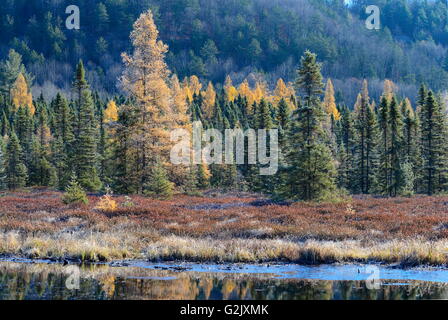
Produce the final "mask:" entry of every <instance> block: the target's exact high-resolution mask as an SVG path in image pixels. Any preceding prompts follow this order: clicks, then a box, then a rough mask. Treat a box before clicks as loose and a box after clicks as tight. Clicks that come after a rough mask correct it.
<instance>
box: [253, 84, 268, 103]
mask: <svg viewBox="0 0 448 320" xmlns="http://www.w3.org/2000/svg"><path fill="white" fill-rule="evenodd" d="M253 96H254V101H255V102H257V103H260V101H261V99H263V98H265V100H269V97H268V90H267V86H266V84H265V83H262V82H260V81H257V82H256V83H255V89H254V91H253Z"/></svg>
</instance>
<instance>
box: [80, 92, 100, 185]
mask: <svg viewBox="0 0 448 320" xmlns="http://www.w3.org/2000/svg"><path fill="white" fill-rule="evenodd" d="M81 101H82V104H81V109H80V113H79V136H78V137H77V139H76V153H77V155H76V159H77V160H76V171H77V175H78V181H79V183H80V184H81V186H82V187H83V188H85V189H87V190H90V191H98V190H99V189H101V181H100V179H99V177H98V174H97V167H96V164H97V153H96V151H97V144H96V132H95V130H96V129H95V117H94V114H93V112H94V111H93V100H92V95H91V93H90V91H89V90H83V91H82V98H81Z"/></svg>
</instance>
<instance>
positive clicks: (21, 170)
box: [6, 132, 28, 190]
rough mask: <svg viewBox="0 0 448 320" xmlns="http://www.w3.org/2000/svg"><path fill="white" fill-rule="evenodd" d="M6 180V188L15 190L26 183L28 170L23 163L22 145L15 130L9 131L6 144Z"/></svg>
mask: <svg viewBox="0 0 448 320" xmlns="http://www.w3.org/2000/svg"><path fill="white" fill-rule="evenodd" d="M6 152H7V163H6V181H7V184H8V188H9V189H12V190H15V189H18V188H22V187H24V186H25V185H26V182H27V179H28V172H27V171H28V170H27V168H26V166H25V164H24V163H23V160H22V159H23V153H22V147H21V146H20V143H19V139H18V138H17V135H16V134H15V132H12V133H11V136H10V137H9V141H8V145H7V147H6Z"/></svg>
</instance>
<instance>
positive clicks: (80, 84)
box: [73, 60, 89, 136]
mask: <svg viewBox="0 0 448 320" xmlns="http://www.w3.org/2000/svg"><path fill="white" fill-rule="evenodd" d="M85 73H86V72H85V70H84V64H83V62H82V60H79V62H78V65H77V66H76V72H75V78H74V80H73V89H74V90H75V93H76V118H75V119H74V120H75V133H76V136H79V133H80V122H81V119H80V115H81V106H82V103H83V101H82V98H83V91H84V90H86V89H88V88H89V84H88V83H87V81H86V78H85Z"/></svg>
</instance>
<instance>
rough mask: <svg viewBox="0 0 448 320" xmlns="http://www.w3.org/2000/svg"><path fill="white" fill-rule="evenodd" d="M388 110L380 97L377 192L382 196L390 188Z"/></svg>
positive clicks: (386, 101) (387, 106)
mask: <svg viewBox="0 0 448 320" xmlns="http://www.w3.org/2000/svg"><path fill="white" fill-rule="evenodd" d="M389 116H390V108H389V102H388V100H387V98H386V96H384V95H383V96H382V98H381V103H380V105H379V109H378V128H379V136H380V138H379V169H378V190H379V192H381V193H383V194H389V192H390V186H391V160H390V141H391V134H390V121H389Z"/></svg>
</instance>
